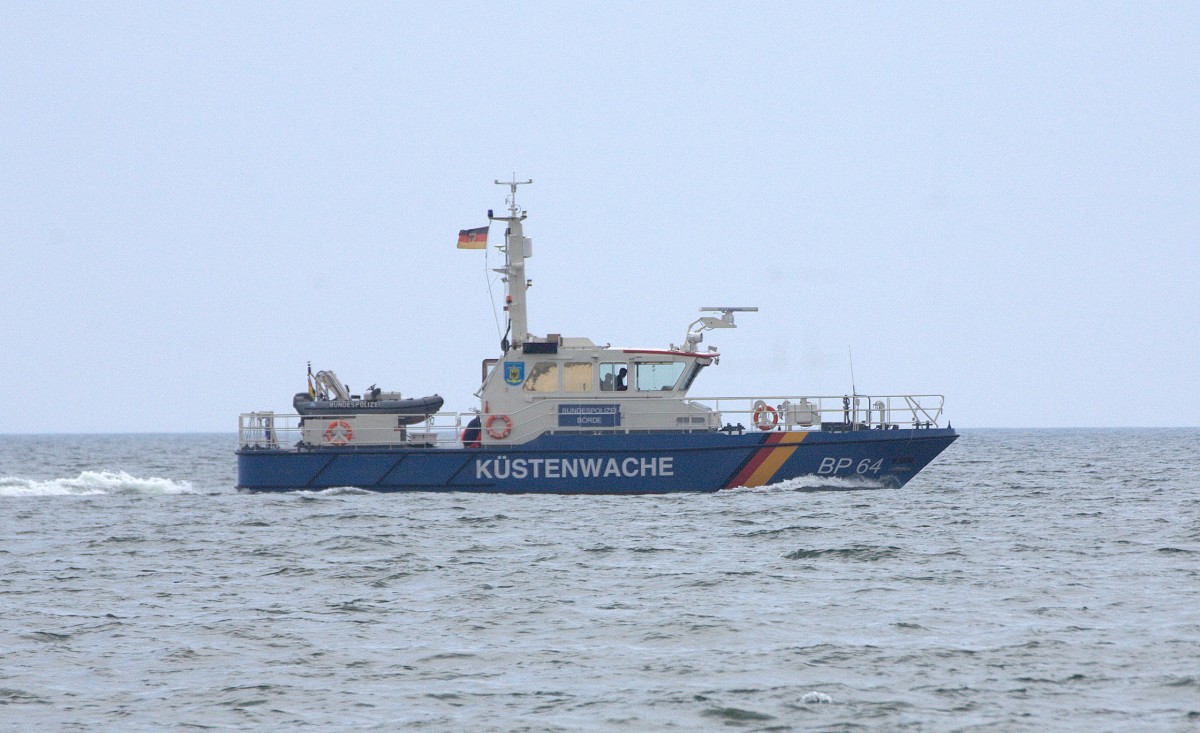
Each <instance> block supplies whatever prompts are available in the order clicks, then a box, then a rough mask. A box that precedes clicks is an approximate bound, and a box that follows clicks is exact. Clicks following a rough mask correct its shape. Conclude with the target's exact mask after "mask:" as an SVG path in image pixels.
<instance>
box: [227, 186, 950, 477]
mask: <svg viewBox="0 0 1200 733" xmlns="http://www.w3.org/2000/svg"><path fill="white" fill-rule="evenodd" d="M532 182H533V181H532V180H529V181H517V180H515V178H514V179H513V180H511V181H496V183H497V184H500V185H505V186H508V187H509V195H508V197H507V198H506V203H507V205H508V216H493V212H492V211H488V220H489V223H488V226H485V227H480V228H477V229H468V230H463V231H461V232H460V233H459V247H460V248H463V249H483V248H486V246H487V235H488V231H489V227H490V226H491V223H492V222H504V225H505V232H504V239H503V244H501V245H499V246H498V249H499V250H501V251H502V252H503V253H504V257H505V264H504V267H502V268H498V269H497V272H499V273H501V275H503V279H504V282H505V283H506V288H505V289H506V294H505V307H504V308H505V311H506V313H507V316H508V332H507V333H506V335H505V337H504V338H503V339H502V340H501V343H500V356H499V357H497V358H489V359H485V360H483V364H482V366H483V369H482V378H483V383H482V386H481V387H480V388H479V391H478V392H476V396H477V397H478V398H479V406H478V408H476V409H473V410H471V411H470V412H467V413H452V412H438V411H437V410H439V409H440V407H441V405H442V399H441V398H440V397H437V396H436V395H435V396H433V397H427V398H420V399H416V400H405V399H403V398H402V397H401V395H400V394H399V393H382V394H381V393H380V392H379V391H378V390H375V389H374V388H372V390H368V396H367V399H362V396H360V395H349V394H348V390H345V389H344V388H340V382H339V381H338V380H337V378H336V376H333V373H332V372H330V371H326V372H318V379H317V384H316V385H314V382H313V379H312V370H311V367H310V369H309V376H310V380H309V391H308V394H307V395H306V394H304V393H300V394H298V395H296V397H295V401H294V404H295V406H296V407H297V408H298V411H299V412H301V413H302V414H297V415H279V414H275V413H274V412H251V413H246V414H243V415H241V416H240V418H239V424H238V435H239V448H238V451H237V457H238V488H239V489H241V490H244V491H292V490H321V489H327V488H333V487H358V488H362V489H369V490H374V491H477V492H508V493H520V492H540V493H561V494H654V493H667V492H685V491H686V492H712V491H718V490H721V489H732V488H736V487H756V486H763V485H766V484H773V483H778V482H782V481H788V480H791V479H801V478H803V479H805V480H803V481H798V482H796V488H808V489H821V488H872V487H891V488H899V487H900V486H903V485H904V484H905V483H907V482H908V481H909V480H910V479H911V478H912V477H913V476H915V475H916V474H917V472H918V471H920V470H921V469H922V468H924V467H925V466H926V465H927V464H928V463H929V462H930V461H932V460H933V459H934V458H935V457H937V455H938V454H939V453H941V452H942V451H943V450H945V448H946V447H947V446H949V445H950V444H951V443H952V442H953V441H954V440H955V439H956V438H957V437H958V435H957V433H956V432H955V431H954V429H953V428H952V427H950V426H949V424H947V426H946V427H942V426H941V425H940V420H941V418H942V407H943V401H944V400H943V397H942V396H941V395H870V396H868V395H862V394H857V393H853V391H852V393H851V394H847V395H833V396H828V395H827V396H820V395H811V394H789V395H755V396H750V397H696V396H692V394H691V392H692V388H693V386H694V385H695V383H696V380H697V378H698V377H699V376H700V374H701V372H703V371H704V370H705V369H706V368H708V367H710V366H714V365H716V364H718V362H719V360H720V354H719V353H718V352H717V351H716V349H715V348H714V347H711V346H709V347H706V348H704V349H703V350H701V347H700V344H701V342H702V341H703V340H704V336H705V334H706V333H708V332H709V331H713V330H718V329H726V328H735V327H736V325H737V324H736V322H735V318H736V316H737V314H739V313H749V312H755V311H757V310H758V309H757V308H755V307H726V306H718V307H703V308H700V311H701V313H704V314H707V315H702V316H700V317H699V318H697V319H696V320H694V321H693V322H692V323H691V324H690V325H689V326H688V328H687V331H686V333H685V335H684V338H683V341H682V342H681V343H679V344H670V345H669V346H668V347H667V348H619V347H613V346H611V345H610V344H604V345H600V344H597V343H595V342H593V341H591V340H590V339H587V338H582V337H564V336H562V335H560V334H557V333H549V334H546V335H535V334H533V333H531V332H530V331H529V327H528V319H527V301H526V290H527V288H528V286H529V281H528V280H527V279H526V275H525V266H526V260H527V259H529V258H530V257H531V256H532V255H533V243H532V240H531V239H530V238H529V237H527V236H525V231H524V224H525V220H526V218H527V212H525V211H524V210H522V209H521V208H520V207H519V206H518V205H517V190H518V187H519V186H522V185H525V184H529V183H532ZM509 335H511V340H510V339H509ZM334 385H337V387H334ZM330 387H334V388H333V389H332V392H333V393H334V394H332V395H330V394H327V393H326V392H327V390H328V388H330ZM318 388H319V391H320V393H319V394H318ZM331 396H332V397H333V399H329V398H330V397H331ZM306 398H307V399H306ZM322 398H324V399H322ZM342 398H346V399H342ZM381 398H382V399H381ZM339 405H342V406H344V407H346V409H345V410H344V411H341V412H339V411H338V409H337V408H338V406H339Z"/></svg>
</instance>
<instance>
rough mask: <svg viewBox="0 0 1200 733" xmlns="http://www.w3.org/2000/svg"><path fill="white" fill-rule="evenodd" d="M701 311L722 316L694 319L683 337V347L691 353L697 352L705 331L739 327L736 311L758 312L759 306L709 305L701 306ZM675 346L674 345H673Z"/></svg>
mask: <svg viewBox="0 0 1200 733" xmlns="http://www.w3.org/2000/svg"><path fill="white" fill-rule="evenodd" d="M700 312H701V313H720V314H721V317H720V318H716V317H713V316H702V317H700V318H697V319H696V320H694V321H692V324H691V325H690V326H688V330H687V335H686V336H684V338H683V348H682V349H681V350H682V351H685V352H687V353H690V354H694V353H696V347H697V346H699V345H700V342H701V341H703V340H704V332H705V331H711V330H713V329H714V328H737V324H736V323H734V322H733V314H734V313H757V312H758V307H757V306H723V307H708V308H701V309H700ZM672 346H673V345H672Z"/></svg>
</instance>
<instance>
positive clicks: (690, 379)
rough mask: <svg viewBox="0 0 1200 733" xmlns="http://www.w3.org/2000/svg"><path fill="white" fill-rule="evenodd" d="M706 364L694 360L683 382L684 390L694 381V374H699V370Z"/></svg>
mask: <svg viewBox="0 0 1200 733" xmlns="http://www.w3.org/2000/svg"><path fill="white" fill-rule="evenodd" d="M706 366H708V365H707V364H702V363H700V362H696V363H695V364H693V365H692V371H690V372H688V375H687V381H686V382H684V383H683V387H682V389H683V391H684V392H686V391H688V390H689V389H691V388H692V382H694V381H696V376H697V375H698V374H700V370H702V369H704V367H706Z"/></svg>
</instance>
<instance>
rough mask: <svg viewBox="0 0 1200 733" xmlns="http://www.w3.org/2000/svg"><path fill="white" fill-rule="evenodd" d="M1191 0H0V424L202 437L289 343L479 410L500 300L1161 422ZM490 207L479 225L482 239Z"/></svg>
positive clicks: (902, 378)
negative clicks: (731, 309) (513, 290)
mask: <svg viewBox="0 0 1200 733" xmlns="http://www.w3.org/2000/svg"><path fill="white" fill-rule="evenodd" d="M1198 48H1200V4H1196V3H1185V2H1179V3H1156V2H1136V3H1135V2H1129V3H1111V2H1099V3H1096V2H1079V3H1062V2H1036V3H1034V2H1030V3H982V2H980V3H962V2H954V3H876V2H871V3H842V2H837V3H832V2H831V3H802V2H780V3H772V2H754V3H751V2H727V1H726V2H657V3H642V2H610V3H594V4H585V3H536V2H531V3H497V2H477V3H476V2H448V3H428V4H416V3H375V2H359V3H323V2H321V3H318V2H302V1H299V2H286V3H283V2H280V3H255V2H247V3H219V2H213V3H161V2H146V3H128V2H112V3H88V4H85V3H52V2H40V1H39V2H11V1H6V0H0V140H2V141H3V142H2V143H0V254H2V259H0V263H2V267H3V270H2V272H3V275H2V279H0V282H2V287H0V374H2V375H3V379H4V382H5V384H6V387H7V389H6V393H7V394H8V395H9V400H10V402H9V403H8V404H7V409H4V410H3V411H0V433H55V432H66V433H77V432H210V431H213V432H226V431H233V430H235V429H236V426H237V416H238V414H239V413H241V412H247V411H251V410H268V409H273V410H277V411H290V404H291V396H292V394H293V393H295V392H297V391H300V390H302V389H303V388H304V375H305V371H306V364H307V363H308V362H309V361H311V362H312V364H313V368H314V370H315V369H334V370H336V371H337V373H338V375H339V376H340V377H341V378H342V380H343V381H345V382H346V383H348V384H349V385H351V387H352V388H354V389H355V391H358V390H359V389H361V388H365V387H367V386H368V385H369V384H371V383H376V384H378V385H379V386H380V387H382V388H384V389H387V390H398V391H401V392H403V393H404V394H406V395H412V396H417V395H425V394H431V393H438V394H441V395H442V396H443V397H445V398H446V409H451V410H466V409H469V408H471V407H473V406H477V405H478V401H477V399H476V398H475V397H474V392H475V390H476V389H478V386H479V375H480V362H481V360H482V359H484V358H488V357H495V356H497V355H498V352H499V346H498V343H499V334H498V333H497V327H496V315H495V310H494V305H493V303H494V302H495V301H498V300H499V298H500V296H501V293H502V291H501V290H500V289H499V288H500V287H501V286H500V284H499V283H493V286H492V287H493V289H492V293H491V295H489V287H488V285H489V275H491V276H492V279H494V277H495V275H494V273H489V272H488V270H487V269H486V267H488V266H490V267H495V266H497V265H498V264H500V261H499V256H498V253H496V252H494V251H493V252H492V253H491V254H489V255H487V257H488V258H489V260H488V262H487V263H486V265H485V261H484V254H483V253H482V252H477V251H460V250H457V249H456V248H455V241H456V238H457V233H458V230H459V229H462V228H468V227H476V226H482V225H484V224H485V223H486V222H487V220H486V212H487V210H488V209H496V210H497V212H499V211H500V210H502V209H503V208H504V197H505V193H506V190H505V189H503V188H501V187H499V186H496V185H494V184H493V180H494V179H497V178H501V179H503V178H510V177H511V176H513V175H516V176H517V177H518V178H522V179H524V178H532V179H533V180H534V181H535V183H534V184H533V185H532V186H527V187H524V188H523V189H522V190H521V192H520V196H519V203H520V204H521V206H522V208H524V209H526V210H527V211H528V212H529V219H528V220H527V221H526V233H527V234H528V235H529V236H531V237H532V238H533V242H534V244H533V247H534V256H533V258H532V259H530V260H529V262H528V271H527V272H528V275H529V277H530V278H531V279H532V280H533V282H534V285H533V287H532V288H531V289H530V291H529V303H530V305H529V322H530V330H531V331H533V332H534V333H538V334H544V333H561V334H563V335H564V336H586V337H589V338H592V339H593V340H594V341H596V342H598V343H601V344H603V343H610V342H611V343H613V344H614V345H622V346H639V347H656V348H665V347H666V346H668V345H669V344H670V343H672V342H674V343H679V342H681V341H682V339H683V336H684V333H685V331H686V327H687V325H688V324H689V323H690V322H691V321H692V320H693V319H695V318H696V317H697V316H699V315H700V314H699V313H698V308H700V307H702V306H758V307H759V308H760V310H759V312H758V313H746V314H742V315H739V316H738V325H739V328H738V329H736V330H733V331H718V332H712V333H709V334H708V335H707V336H706V340H705V343H704V346H708V345H716V346H718V347H719V348H720V350H721V353H722V357H721V361H720V364H719V365H718V366H717V367H715V368H712V369H709V370H707V371H706V372H705V373H704V374H703V375H702V377H701V379H700V380H698V381H697V383H696V385H695V386H694V387H693V390H692V392H693V394H695V395H697V396H701V395H712V396H731V395H755V394H773V395H782V394H791V395H840V394H843V393H845V392H846V391H848V390H849V389H850V388H851V381H852V380H851V367H850V355H851V352H852V353H853V382H854V386H855V387H856V388H857V390H858V391H859V392H860V393H865V394H903V393H918V394H943V395H945V398H946V403H945V405H946V416H947V417H948V419H949V420H950V421H951V422H952V423H953V425H954V426H955V427H959V428H983V427H1103V426H1114V427H1116V426H1120V427H1124V426H1132V427H1141V426H1164V427H1165V426H1195V425H1198V424H1200V417H1198V416H1200V409H1198V408H1197V405H1196V404H1194V403H1198V401H1200V398H1197V397H1195V396H1193V395H1192V394H1191V389H1192V388H1193V387H1195V386H1196V385H1197V383H1198V382H1200V336H1198V335H1197V331H1198V329H1197V325H1196V323H1197V317H1198V315H1200V295H1197V292H1198V289H1197V280H1198V279H1200V257H1198V255H1197V251H1196V245H1197V238H1198V237H1197V234H1198V231H1200V226H1198V224H1200V205H1198V204H1200V135H1198V134H1197V131H1198V130H1200V53H1198V52H1197V49H1198ZM501 233H502V230H501V229H500V228H499V226H497V227H494V228H493V230H492V234H493V239H496V238H498V237H499V236H500V235H501Z"/></svg>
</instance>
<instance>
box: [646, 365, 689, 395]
mask: <svg viewBox="0 0 1200 733" xmlns="http://www.w3.org/2000/svg"><path fill="white" fill-rule="evenodd" d="M683 366H684V364H683V362H682V361H653V362H645V363H642V364H638V365H637V388H638V391H639V392H661V391H667V390H671V389H674V388H675V383H676V382H678V381H679V375H681V374H683Z"/></svg>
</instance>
